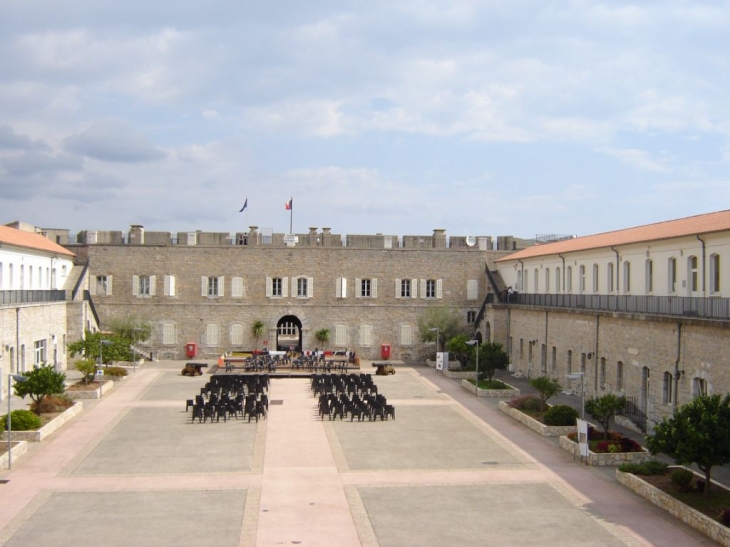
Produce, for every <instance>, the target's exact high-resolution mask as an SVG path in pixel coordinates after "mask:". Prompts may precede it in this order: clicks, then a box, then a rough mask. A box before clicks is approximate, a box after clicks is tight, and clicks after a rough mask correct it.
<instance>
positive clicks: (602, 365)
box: [598, 357, 606, 389]
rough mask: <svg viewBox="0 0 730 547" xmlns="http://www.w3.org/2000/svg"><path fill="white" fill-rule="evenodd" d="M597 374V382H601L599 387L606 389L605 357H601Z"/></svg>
mask: <svg viewBox="0 0 730 547" xmlns="http://www.w3.org/2000/svg"><path fill="white" fill-rule="evenodd" d="M598 375H599V377H600V380H599V383H600V384H601V389H606V358H605V357H601V363H600V366H599V369H598Z"/></svg>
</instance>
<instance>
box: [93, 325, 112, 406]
mask: <svg viewBox="0 0 730 547" xmlns="http://www.w3.org/2000/svg"><path fill="white" fill-rule="evenodd" d="M109 345H111V341H109V340H102V339H99V368H98V369H97V371H96V372H97V376H100V375H99V372H101V373H102V374H103V373H104V369H102V368H101V366H102V365H103V364H104V360H103V359H102V347H103V346H109ZM102 385H103V384H102V382H101V378H99V399H101V396H102V392H101V388H102Z"/></svg>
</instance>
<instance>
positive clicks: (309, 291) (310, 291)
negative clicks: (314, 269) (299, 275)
mask: <svg viewBox="0 0 730 547" xmlns="http://www.w3.org/2000/svg"><path fill="white" fill-rule="evenodd" d="M313 296H314V278H313V277H308V278H307V298H312V297H313Z"/></svg>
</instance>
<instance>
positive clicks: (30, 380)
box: [15, 363, 66, 415]
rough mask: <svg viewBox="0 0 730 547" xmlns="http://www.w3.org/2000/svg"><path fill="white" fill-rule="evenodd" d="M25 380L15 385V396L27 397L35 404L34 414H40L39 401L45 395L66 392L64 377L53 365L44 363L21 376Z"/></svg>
mask: <svg viewBox="0 0 730 547" xmlns="http://www.w3.org/2000/svg"><path fill="white" fill-rule="evenodd" d="M23 375H24V376H25V377H26V378H27V380H26V381H25V382H17V383H16V384H15V394H16V395H17V396H18V397H22V398H24V399H25V396H26V395H28V396H29V397H30V398H31V400H32V401H33V402H34V403H35V410H34V411H35V413H36V414H39V415H40V413H41V404H40V403H41V401H42V400H43V398H44V397H45V396H46V395H53V394H54V393H63V392H64V391H65V390H66V384H65V383H64V382H65V381H66V375H65V374H64V373H63V372H58V371H57V370H56V369H55V368H53V365H47V364H45V363H43V364H41V365H40V366H37V367H35V368H34V369H33V370H31V371H30V372H26V373H24V374H23Z"/></svg>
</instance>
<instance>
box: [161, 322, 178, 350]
mask: <svg viewBox="0 0 730 547" xmlns="http://www.w3.org/2000/svg"><path fill="white" fill-rule="evenodd" d="M162 344H163V345H164V346H174V345H175V324H174V323H163V324H162Z"/></svg>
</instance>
